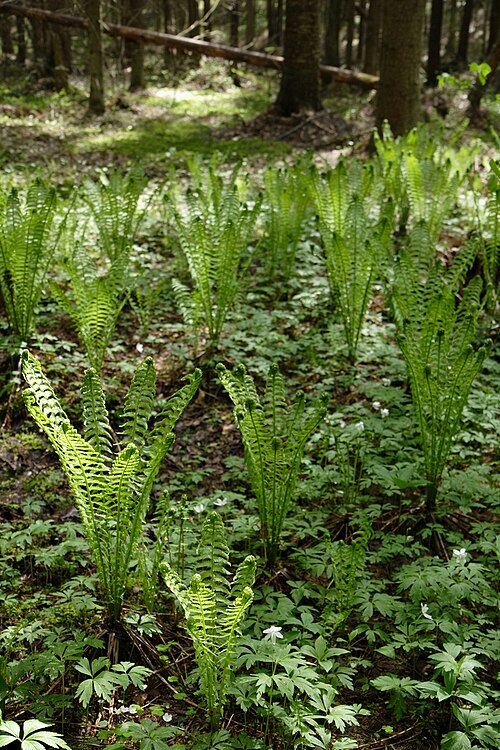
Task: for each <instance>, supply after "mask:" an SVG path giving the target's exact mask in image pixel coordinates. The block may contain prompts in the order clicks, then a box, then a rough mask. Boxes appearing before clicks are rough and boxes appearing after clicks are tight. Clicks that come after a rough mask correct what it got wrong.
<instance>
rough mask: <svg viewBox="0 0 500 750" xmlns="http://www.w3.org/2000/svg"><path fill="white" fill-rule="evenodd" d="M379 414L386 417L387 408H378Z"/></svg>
mask: <svg viewBox="0 0 500 750" xmlns="http://www.w3.org/2000/svg"><path fill="white" fill-rule="evenodd" d="M380 416H381V417H388V416H389V409H381V410H380Z"/></svg>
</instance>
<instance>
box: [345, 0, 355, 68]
mask: <svg viewBox="0 0 500 750" xmlns="http://www.w3.org/2000/svg"><path fill="white" fill-rule="evenodd" d="M354 11H355V7H354V0H347V5H346V9H345V17H346V22H347V30H346V40H345V66H346V68H352V43H353V41H354Z"/></svg>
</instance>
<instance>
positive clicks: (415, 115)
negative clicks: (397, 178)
mask: <svg viewBox="0 0 500 750" xmlns="http://www.w3.org/2000/svg"><path fill="white" fill-rule="evenodd" d="M424 15H425V0H398V2H394V0H384V6H383V20H382V43H381V55H380V84H379V92H378V96H377V117H376V119H377V127H378V128H380V127H381V126H382V123H383V122H384V120H388V122H389V125H390V126H391V129H392V132H393V133H394V135H401V134H402V133H406V132H407V131H408V130H411V128H413V127H415V125H417V123H418V120H419V117H420V75H419V70H420V61H421V57H422V30H423V25H424Z"/></svg>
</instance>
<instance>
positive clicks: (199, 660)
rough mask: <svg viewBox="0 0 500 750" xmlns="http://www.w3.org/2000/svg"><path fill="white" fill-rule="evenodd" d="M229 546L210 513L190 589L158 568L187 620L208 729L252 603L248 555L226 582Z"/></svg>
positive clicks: (218, 714)
mask: <svg viewBox="0 0 500 750" xmlns="http://www.w3.org/2000/svg"><path fill="white" fill-rule="evenodd" d="M229 553H230V550H229V546H228V543H227V539H226V533H225V529H224V524H223V522H222V519H221V517H220V516H219V514H218V513H216V512H215V511H211V512H210V513H209V514H208V515H207V518H206V520H205V522H204V524H203V528H202V532H201V539H200V543H199V546H198V550H197V555H196V563H195V573H194V575H193V576H192V578H191V581H190V583H189V585H186V583H184V581H183V580H182V578H181V576H180V575H179V574H178V573H177V571H176V570H174V568H173V567H172V566H171V565H170V564H169V563H168V562H164V563H162V564H161V566H160V568H161V572H162V574H163V577H164V580H165V583H166V585H167V586H168V588H169V589H170V591H171V592H172V594H173V595H174V597H175V599H176V600H177V602H178V604H179V605H180V606H181V608H182V610H183V613H184V616H185V618H186V630H187V632H188V633H189V635H190V637H191V638H192V640H193V645H194V649H195V658H196V664H197V667H198V673H199V684H200V692H201V694H202V695H203V697H204V700H205V704H206V707H207V712H208V714H209V717H210V722H211V726H212V729H216V728H217V727H218V726H219V724H220V720H221V718H222V713H223V710H224V706H225V704H226V702H227V688H228V684H229V678H230V676H231V672H232V669H233V665H234V657H235V651H236V646H237V644H238V640H239V637H240V630H239V628H240V624H241V622H242V620H243V617H244V615H245V612H246V611H247V609H248V608H249V607H250V604H251V603H252V600H253V591H252V586H253V584H254V581H255V567H256V563H255V558H254V557H252V556H251V555H249V556H248V557H246V558H245V559H244V560H243V562H241V563H240V564H239V566H238V568H237V570H236V573H235V575H234V577H233V578H232V580H230V579H229V567H230V566H229Z"/></svg>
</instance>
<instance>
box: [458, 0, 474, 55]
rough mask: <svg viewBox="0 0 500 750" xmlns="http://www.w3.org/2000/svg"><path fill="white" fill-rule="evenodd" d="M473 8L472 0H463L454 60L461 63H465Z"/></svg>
mask: <svg viewBox="0 0 500 750" xmlns="http://www.w3.org/2000/svg"><path fill="white" fill-rule="evenodd" d="M473 10H474V0H465V5H464V9H463V12H462V22H461V24H460V34H459V37H458V49H457V57H456V62H457V63H461V64H463V65H466V64H467V52H468V47H469V32H470V24H471V21H472V12H473Z"/></svg>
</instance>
